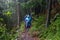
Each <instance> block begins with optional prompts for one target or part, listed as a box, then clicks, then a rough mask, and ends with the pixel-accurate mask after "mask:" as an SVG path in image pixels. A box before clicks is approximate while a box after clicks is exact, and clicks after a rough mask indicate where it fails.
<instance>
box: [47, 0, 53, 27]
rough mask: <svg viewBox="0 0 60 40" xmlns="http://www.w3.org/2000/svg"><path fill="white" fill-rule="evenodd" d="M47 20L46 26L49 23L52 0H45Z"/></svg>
mask: <svg viewBox="0 0 60 40" xmlns="http://www.w3.org/2000/svg"><path fill="white" fill-rule="evenodd" d="M47 3H48V6H47V20H46V27H48V26H49V24H50V17H51V9H52V0H47Z"/></svg>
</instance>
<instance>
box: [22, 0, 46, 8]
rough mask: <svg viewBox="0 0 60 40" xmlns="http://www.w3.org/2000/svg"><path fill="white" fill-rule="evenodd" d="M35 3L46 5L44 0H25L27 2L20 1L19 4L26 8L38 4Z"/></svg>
mask: <svg viewBox="0 0 60 40" xmlns="http://www.w3.org/2000/svg"><path fill="white" fill-rule="evenodd" d="M36 3H39V4H41V6H42V7H43V6H46V1H45V0H29V1H27V2H23V3H21V6H22V7H23V8H26V9H28V8H32V7H35V6H36V5H38V4H36Z"/></svg>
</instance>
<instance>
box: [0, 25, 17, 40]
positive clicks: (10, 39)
mask: <svg viewBox="0 0 60 40" xmlns="http://www.w3.org/2000/svg"><path fill="white" fill-rule="evenodd" d="M16 37H17V32H15V30H13V29H12V30H11V31H9V32H7V29H6V25H3V24H0V40H15V39H16Z"/></svg>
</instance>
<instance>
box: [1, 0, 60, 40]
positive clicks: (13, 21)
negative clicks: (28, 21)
mask: <svg viewBox="0 0 60 40" xmlns="http://www.w3.org/2000/svg"><path fill="white" fill-rule="evenodd" d="M58 1H59V2H58ZM58 1H56V0H55V3H56V5H55V4H54V3H53V4H50V5H48V4H49V3H48V1H45V0H35V1H34V0H26V1H23V0H17V1H16V0H10V1H7V0H4V1H2V0H0V40H15V39H16V38H17V37H18V35H19V33H22V32H24V30H25V29H24V26H25V25H24V21H23V17H24V16H25V15H26V14H28V13H31V15H32V17H33V20H32V25H31V29H30V31H29V32H30V33H31V35H32V37H34V36H37V37H38V38H39V39H40V40H60V12H59V11H60V0H58ZM53 2H54V0H53ZM49 6H52V9H51V7H50V8H49ZM54 6H56V7H54ZM51 10H52V12H51ZM49 13H51V15H49V17H50V19H49V17H48V16H47V14H49ZM56 14H58V15H56ZM46 18H48V19H49V20H50V21H49V22H50V24H49V26H48V27H46V21H48V19H46ZM52 19H53V20H52ZM21 21H22V22H21Z"/></svg>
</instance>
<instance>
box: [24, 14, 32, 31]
mask: <svg viewBox="0 0 60 40" xmlns="http://www.w3.org/2000/svg"><path fill="white" fill-rule="evenodd" d="M31 21H32V16H31V15H30V14H27V15H26V16H25V17H24V22H25V29H26V31H29V28H30V27H31Z"/></svg>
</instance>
